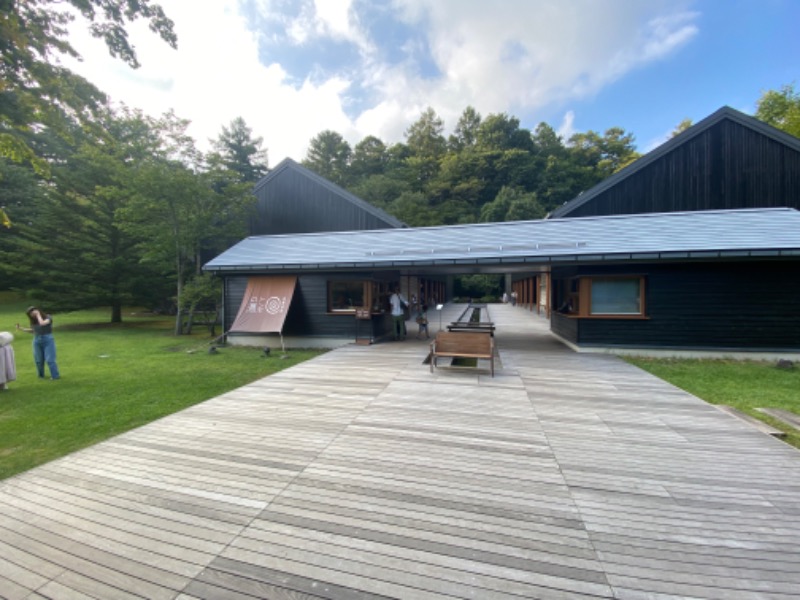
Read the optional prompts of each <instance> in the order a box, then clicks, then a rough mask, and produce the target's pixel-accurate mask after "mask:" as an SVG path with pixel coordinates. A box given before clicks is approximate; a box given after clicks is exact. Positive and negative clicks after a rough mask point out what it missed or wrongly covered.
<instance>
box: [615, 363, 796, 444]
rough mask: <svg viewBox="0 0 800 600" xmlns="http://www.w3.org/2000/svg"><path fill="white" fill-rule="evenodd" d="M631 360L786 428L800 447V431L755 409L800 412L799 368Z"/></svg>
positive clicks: (706, 396)
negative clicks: (778, 409)
mask: <svg viewBox="0 0 800 600" xmlns="http://www.w3.org/2000/svg"><path fill="white" fill-rule="evenodd" d="M628 361H629V362H630V363H632V364H634V365H636V366H638V367H640V368H642V369H644V370H645V371H648V372H650V373H652V374H653V375H656V376H657V377H660V378H661V379H664V380H665V381H668V382H669V383H671V384H673V385H675V386H677V387H679V388H681V389H683V390H686V391H687V392H689V393H691V394H694V395H695V396H698V397H699V398H702V399H703V400H705V401H706V402H709V403H711V404H728V405H729V406H733V407H734V408H737V409H739V410H741V411H742V412H745V413H747V414H749V415H752V416H754V417H756V418H757V419H761V420H762V421H764V422H765V423H769V424H770V425H772V426H773V427H775V428H776V429H780V430H782V431H785V432H786V434H787V436H786V437H785V438H784V441H786V442H787V443H789V444H791V445H792V446H795V447H796V448H800V432H798V431H797V430H796V429H793V428H791V427H789V426H787V425H784V424H783V423H781V422H780V421H778V420H776V419H773V418H771V417H769V416H767V415H765V414H763V413H760V412H758V411H757V410H755V409H756V408H782V409H784V410H788V411H791V412H794V413H796V414H800V367H798V365H795V367H794V368H793V369H779V368H777V367H776V364H775V363H774V362H766V361H763V362H759V361H737V360H700V359H652V358H629V359H628Z"/></svg>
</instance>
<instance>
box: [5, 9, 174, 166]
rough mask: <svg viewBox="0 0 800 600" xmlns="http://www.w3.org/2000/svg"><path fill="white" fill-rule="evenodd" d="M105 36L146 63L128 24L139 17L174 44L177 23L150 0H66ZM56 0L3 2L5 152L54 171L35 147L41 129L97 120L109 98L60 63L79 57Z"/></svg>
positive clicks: (62, 130) (121, 53)
mask: <svg viewBox="0 0 800 600" xmlns="http://www.w3.org/2000/svg"><path fill="white" fill-rule="evenodd" d="M67 3H68V4H69V5H71V7H72V8H74V9H76V10H77V11H78V12H79V13H80V14H81V15H82V16H83V17H84V18H85V19H86V20H87V21H88V22H89V23H90V26H89V29H90V31H91V33H92V35H93V36H94V37H98V38H102V39H103V40H104V41H105V42H106V45H107V47H108V50H109V52H110V53H111V55H112V56H114V57H117V58H120V59H121V60H122V61H123V62H125V63H126V64H128V65H129V66H131V67H132V68H136V67H138V66H139V62H138V60H137V57H136V52H135V50H134V48H133V46H132V45H131V44H130V42H129V40H128V35H127V32H126V30H125V25H126V24H128V23H129V22H132V21H134V20H137V19H139V18H142V19H146V20H147V21H149V23H150V28H151V29H152V30H153V31H155V32H156V33H157V34H158V35H159V36H160V37H161V38H162V39H163V40H164V41H166V42H167V43H168V44H169V45H170V46H172V47H173V48H174V47H176V45H177V38H176V36H175V33H174V31H173V23H172V21H170V20H169V19H168V18H167V17H166V15H165V14H164V12H163V10H162V9H161V7H160V6H159V5H157V4H153V3H152V2H151V1H150V0H67ZM61 6H63V4H62V3H61V2H58V1H57V0H39V1H27V2H20V1H14V0H0V156H3V157H7V158H10V159H12V160H14V161H16V162H27V163H30V164H31V165H32V166H33V167H34V169H35V170H36V171H37V172H39V173H48V172H49V168H48V165H47V163H46V161H44V160H43V159H42V158H41V157H40V156H38V155H37V153H36V152H35V151H34V149H33V148H32V147H31V145H30V138H31V134H32V132H33V131H35V130H41V129H43V128H46V129H50V130H52V131H54V132H56V133H57V134H59V135H62V136H65V135H69V132H70V126H69V123H70V122H71V121H73V120H77V121H78V122H80V123H81V124H82V125H83V126H88V125H91V123H92V121H93V120H94V117H95V116H96V115H97V111H98V109H99V108H100V107H101V106H102V104H103V103H104V102H105V96H104V95H103V94H102V92H100V91H99V90H98V89H97V88H96V87H95V86H94V85H92V84H91V83H89V82H88V81H87V80H85V79H84V78H82V77H80V76H78V75H76V74H74V73H72V72H71V71H69V70H68V69H66V68H64V67H61V66H59V65H58V64H55V63H54V59H55V60H57V58H56V57H57V56H58V55H67V56H72V57H79V56H78V53H77V52H76V51H75V49H74V48H73V47H72V46H71V45H70V44H69V42H68V41H67V39H66V36H67V26H68V25H69V23H70V22H71V21H72V20H73V19H74V17H73V16H72V15H71V14H70V13H68V12H66V11H64V10H61V9H60V7H61Z"/></svg>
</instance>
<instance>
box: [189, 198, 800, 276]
mask: <svg viewBox="0 0 800 600" xmlns="http://www.w3.org/2000/svg"><path fill="white" fill-rule="evenodd" d="M787 256H791V257H797V258H800V211H797V210H794V209H790V208H771V209H742V210H719V211H697V212H673V213H661V214H658V213H646V214H635V215H618V216H605V217H583V218H575V219H552V220H539V221H510V222H507V223H484V224H478V225H452V226H444V227H423V228H417V229H381V230H372V231H349V232H329V233H312V234H302V235H274V236H254V237H249V238H247V239H245V240H243V241H241V242H239V243H238V244H237V245H235V246H233V247H232V248H230V249H229V250H227V251H226V252H224V253H223V254H221V255H220V256H218V257H216V258H215V259H214V260H212V261H211V262H209V263H208V264H206V265H205V267H204V269H205V270H207V271H222V272H236V271H249V272H258V273H267V272H280V271H284V272H286V271H292V272H300V271H310V270H339V269H350V270H352V269H397V268H413V267H418V268H424V267H437V268H442V269H444V268H453V269H455V268H461V269H464V270H469V269H470V267H475V266H483V267H487V268H488V267H490V266H491V267H492V268H496V269H497V270H510V269H509V267H511V266H512V265H517V266H518V267H525V268H528V269H530V267H531V266H533V265H548V264H570V263H573V264H577V263H588V262H591V263H596V262H612V261H617V262H618V261H660V260H691V259H718V258H762V257H787Z"/></svg>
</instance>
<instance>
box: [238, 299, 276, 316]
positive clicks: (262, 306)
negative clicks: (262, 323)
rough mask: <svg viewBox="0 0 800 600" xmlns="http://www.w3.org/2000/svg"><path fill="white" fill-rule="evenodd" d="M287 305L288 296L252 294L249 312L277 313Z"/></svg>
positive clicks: (248, 307) (248, 304)
mask: <svg viewBox="0 0 800 600" xmlns="http://www.w3.org/2000/svg"><path fill="white" fill-rule="evenodd" d="M285 307H286V296H283V297H279V296H270V297H269V298H266V297H264V296H250V301H249V302H248V303H247V312H248V313H250V314H261V313H268V314H270V315H277V314H280V313H282V312H283V311H284V308H285Z"/></svg>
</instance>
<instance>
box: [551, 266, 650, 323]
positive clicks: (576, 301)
mask: <svg viewBox="0 0 800 600" xmlns="http://www.w3.org/2000/svg"><path fill="white" fill-rule="evenodd" d="M601 279H602V280H629V281H638V284H639V312H637V313H593V312H592V284H593V282H594V281H596V280H601ZM565 285H566V296H567V297H569V298H570V300H571V302H572V306H573V307H575V308H574V310H572V311H571V312H561V313H560V314H561V315H563V316H564V317H567V318H572V319H576V318H580V319H623V320H625V319H627V320H636V319H648V318H649V317H648V316H647V303H646V298H647V294H646V292H647V278H646V277H645V276H644V275H636V274H631V275H628V274H626V275H604V274H597V275H578V276H575V277H570V278H568V279H567V280H565Z"/></svg>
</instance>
